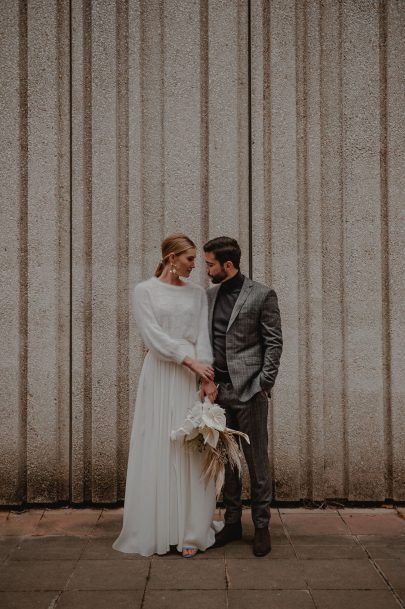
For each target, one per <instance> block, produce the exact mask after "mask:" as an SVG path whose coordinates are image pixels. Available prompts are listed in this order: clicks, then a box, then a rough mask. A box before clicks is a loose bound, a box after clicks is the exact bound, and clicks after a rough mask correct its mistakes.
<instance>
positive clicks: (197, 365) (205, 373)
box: [183, 357, 214, 381]
mask: <svg viewBox="0 0 405 609" xmlns="http://www.w3.org/2000/svg"><path fill="white" fill-rule="evenodd" d="M183 364H184V365H185V366H187V367H188V368H190V369H191V370H192V371H193V372H195V373H196V374H197V375H198V376H200V377H201V378H202V379H203V380H204V381H213V380H214V368H213V367H212V366H210V365H209V364H205V363H204V362H199V361H198V360H196V359H191V357H186V358H185V359H184V361H183Z"/></svg>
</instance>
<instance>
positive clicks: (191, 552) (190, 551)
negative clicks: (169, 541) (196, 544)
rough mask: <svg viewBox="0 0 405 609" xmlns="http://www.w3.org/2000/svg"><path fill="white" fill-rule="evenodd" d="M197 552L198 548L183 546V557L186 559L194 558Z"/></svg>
mask: <svg viewBox="0 0 405 609" xmlns="http://www.w3.org/2000/svg"><path fill="white" fill-rule="evenodd" d="M197 552H198V549H197V548H193V547H191V546H183V551H182V556H183V557H184V558H191V557H192V556H195V555H196V554H197Z"/></svg>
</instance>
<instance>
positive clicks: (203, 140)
mask: <svg viewBox="0 0 405 609" xmlns="http://www.w3.org/2000/svg"><path fill="white" fill-rule="evenodd" d="M208 96H209V77H208V0H200V121H201V123H200V134H201V135H200V150H201V157H200V158H201V161H200V163H201V164H200V175H201V178H200V180H201V229H200V236H201V237H200V238H201V243H203V244H204V243H205V242H206V241H207V239H208V216H209V197H208V192H209V189H208V179H209V177H208V166H209V121H208V101H209V100H208Z"/></svg>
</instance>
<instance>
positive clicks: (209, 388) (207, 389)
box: [200, 381, 218, 404]
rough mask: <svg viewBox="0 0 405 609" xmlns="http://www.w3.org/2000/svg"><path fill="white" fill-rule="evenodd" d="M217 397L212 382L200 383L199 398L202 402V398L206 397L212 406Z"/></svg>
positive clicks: (216, 390) (216, 391)
mask: <svg viewBox="0 0 405 609" xmlns="http://www.w3.org/2000/svg"><path fill="white" fill-rule="evenodd" d="M217 395H218V389H217V386H216V385H215V383H214V382H213V381H202V382H201V387H200V398H201V400H204V396H207V397H208V399H209V401H210V402H211V404H213V403H214V402H215V400H216V397H217Z"/></svg>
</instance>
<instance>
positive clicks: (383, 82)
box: [379, 0, 393, 498]
mask: <svg viewBox="0 0 405 609" xmlns="http://www.w3.org/2000/svg"><path fill="white" fill-rule="evenodd" d="M379 36H380V40H379V43H380V193H381V256H382V260H381V271H382V278H381V283H382V329H383V336H382V342H383V347H382V348H383V384H384V385H383V400H384V436H385V442H384V443H385V479H386V489H385V492H386V497H387V498H392V497H393V486H392V485H393V447H392V417H391V391H390V379H391V345H390V294H389V239H388V175H387V171H388V169H387V5H386V0H380V14H379Z"/></svg>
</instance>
